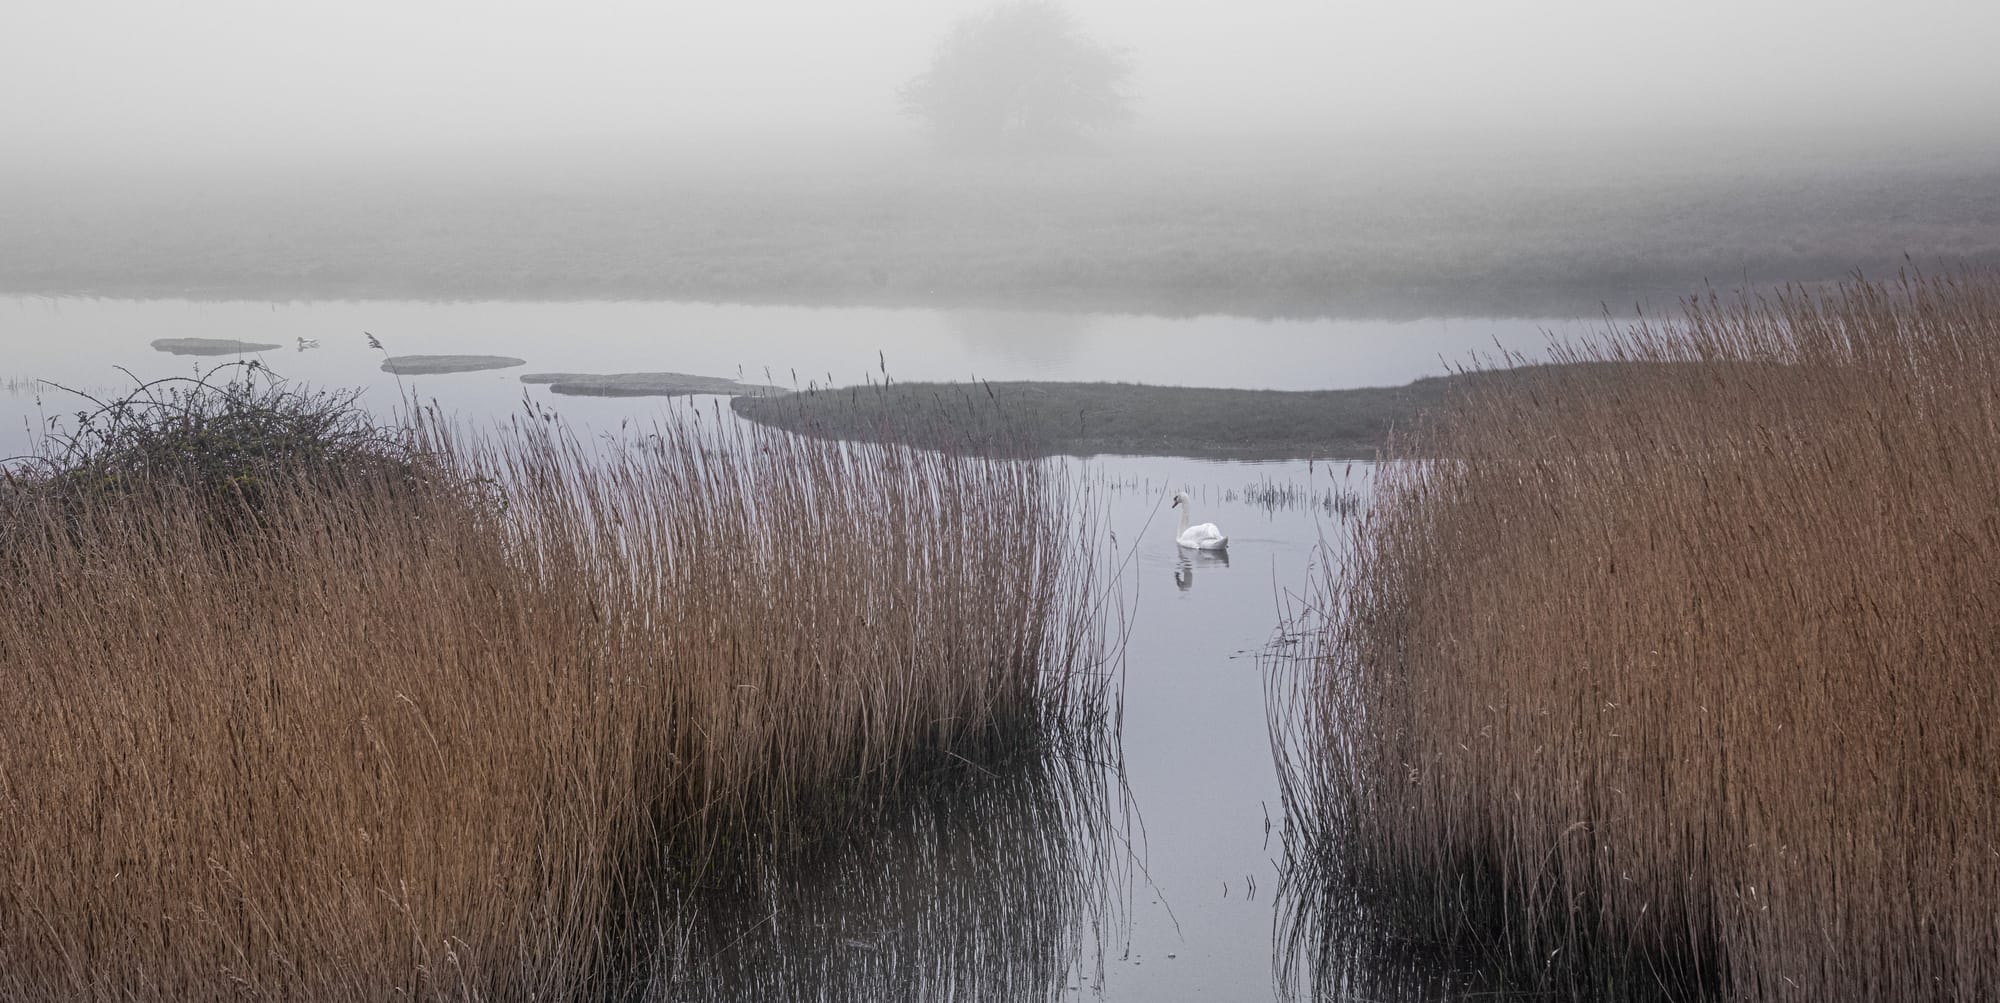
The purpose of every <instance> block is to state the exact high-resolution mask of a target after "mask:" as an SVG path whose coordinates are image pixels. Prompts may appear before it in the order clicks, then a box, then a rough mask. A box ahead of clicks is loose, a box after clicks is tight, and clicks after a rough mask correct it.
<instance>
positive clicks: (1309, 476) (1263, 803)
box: [0, 300, 1565, 1001]
mask: <svg viewBox="0 0 2000 1003" xmlns="http://www.w3.org/2000/svg"><path fill="white" fill-rule="evenodd" d="M1564 328H1565V324H1564V322H1553V321H1532V320H1437V321H1421V322H1413V323H1389V322H1376V321H1322V322H1311V323H1305V322H1281V323H1267V322H1261V321H1254V320H1245V319H1240V318H1219V317H1205V318H1193V319H1182V320H1169V319H1160V318H1140V317H1079V316H1062V315H1048V314H1033V313H996V312H979V313H959V312H938V311H918V310H902V311H890V310H859V309H838V310H811V309H801V308H787V307H727V306H711V305H692V304H672V303H560V304H538V303H527V304H522V303H449V304H436V303H403V302H389V303H368V302H361V303H310V304H288V305H271V304H258V303H189V302H178V301H150V302H132V301H95V300H91V301H78V300H62V301H41V300H17V301H12V302H11V303H4V302H0V456H7V455H12V454H18V453H22V452H25V451H26V450H27V448H28V446H29V443H30V442H31V441H32V437H33V436H34V434H35V427H36V426H37V425H38V424H40V423H44V422H46V421H47V420H49V419H50V418H53V417H57V416H60V415H62V414H64V413H66V412H73V411H75V410H77V409H78V407H79V406H81V405H80V403H79V402H78V401H77V400H76V399H75V398H72V397H69V396H67V395H65V394H62V393H60V392H56V391H49V390H46V389H44V390H41V391H37V390H36V389H35V388H34V387H33V385H28V384H19V383H16V385H15V386H14V387H13V389H11V390H10V389H8V384H9V381H21V380H26V379H34V378H40V379H50V380H56V381H58V382H61V383H64V384H67V385H69V386H74V387H78V388H82V389H87V390H91V391H95V392H104V391H110V392H113V393H115V392H117V391H118V390H119V389H120V388H125V387H129V386H130V385H131V377H129V376H127V375H125V374H123V373H121V372H120V371H119V370H118V369H117V368H115V367H120V366H122V367H125V368H126V369H128V370H130V372H131V374H133V375H134V376H137V377H138V378H142V379H150V378H156V377H160V376H168V375H185V374H189V373H192V372H194V371H195V370H196V368H197V367H202V368H206V367H208V366H211V365H213V364H215V363H216V362H219V361H227V360H226V359H213V358H209V359H195V358H189V357H181V356H172V355H167V354H163V353H160V352H156V351H153V350H152V349H151V348H150V347H149V343H150V342H151V341H152V340H153V339H156V338H187V337H201V338H234V339H243V340H250V341H266V342H276V343H280V344H282V345H284V346H286V347H285V348H282V349H280V350H278V351H273V352H267V353H264V354H263V355H261V356H260V357H259V358H260V359H261V361H262V362H263V363H264V364H265V365H267V366H269V367H270V368H272V369H273V370H275V371H277V372H278V373H280V374H282V375H284V376H286V377H288V378H293V379H298V380H304V381H308V382H310V383H313V384H317V385H327V386H359V387H364V388H366V393H367V397H366V400H367V401H368V403H369V404H370V406H371V407H373V408H375V409H377V410H379V411H382V412H384V413H388V412H390V411H393V410H394V408H395V406H396V404H397V403H398V401H399V400H401V399H402V398H401V397H400V396H399V394H400V393H401V392H402V391H404V390H413V391H414V393H415V394H416V395H417V396H419V397H421V398H422V399H423V400H425V401H427V402H428V401H431V400H435V401H436V402H437V403H438V405H439V406H440V407H441V408H442V409H443V410H444V411H445V412H447V413H450V414H453V415H456V416H457V417H459V418H461V419H464V420H468V421H470V422H472V423H474V424H478V423H480V422H482V421H486V420H496V419H500V418H502V417H504V416H506V415H508V414H512V413H517V412H518V410H519V408H520V406H521V403H522V398H523V395H524V394H527V395H529V396H531V397H532V398H533V399H535V400H537V401H538V402H541V403H544V404H547V405H549V406H552V407H553V408H554V409H555V410H557V411H558V412H560V413H561V414H563V415H564V416H565V417H566V418H568V419H569V420H570V421H572V422H573V423H575V424H577V425H579V426H583V427H586V428H597V429H611V428H616V427H617V426H618V425H619V424H620V423H621V422H625V421H637V422H644V421H647V420H650V419H652V418H655V417H658V416H659V415H661V414H662V413H664V412H665V411H667V410H670V409H676V408H685V407H698V408H702V409H703V410H704V411H710V412H714V411H716V410H717V409H719V411H720V413H721V414H723V415H727V414H728V413H729V412H728V410H727V405H726V404H725V403H722V402H720V400H719V399H717V398H699V397H698V398H675V399H670V400H669V399H659V398H651V399H645V398H623V399H592V398H570V397H551V396H550V395H549V394H548V393H547V392H546V390H545V388H542V387H526V386H524V385H523V384H521V383H520V382H519V380H518V377H519V375H520V374H521V373H524V372H534V371H571V372H624V371H661V370H666V371H677V372H687V373H694V374H698V375H711V376H731V377H735V376H738V375H741V376H742V377H743V378H745V379H750V380H755V381H762V380H763V379H764V378H765V376H764V372H765V369H766V367H768V368H769V371H770V373H771V377H770V379H771V381H772V382H776V383H780V384H786V385H789V384H790V383H792V381H793V377H792V373H793V371H794V370H796V372H797V373H798V376H797V379H798V381H799V382H801V383H803V382H805V381H806V380H808V379H811V380H817V381H820V382H822V383H824V382H827V381H828V380H829V378H830V379H831V382H833V383H834V384H836V385H841V384H848V383H858V382H861V381H863V380H865V379H869V378H871V377H872V378H876V379H879V378H880V376H881V371H882V369H883V367H884V366H886V368H887V371H888V373H889V374H890V375H891V376H893V377H895V378H897V379H901V380H933V379H962V378H967V377H972V376H978V377H983V378H988V379H1051V380H1115V381H1136V382H1149V383H1161V384H1185V385H1195V386H1223V387H1245V388H1275V389H1316V388H1340V387H1352V386H1368V385H1383V384H1396V383H1402V382H1406V381H1408V380H1411V379H1414V378H1417V377H1420V376H1425V375H1434V374H1437V373H1440V372H1443V371H1444V369H1445V361H1444V360H1447V359H1449V360H1452V361H1463V360H1464V359H1466V358H1467V357H1468V355H1469V354H1470V353H1474V352H1487V353H1491V352H1493V351H1494V350H1495V348H1496V345H1497V346H1498V347H1500V348H1505V349H1507V350H1510V351H1516V352H1527V353H1530V354H1531V355H1532V354H1534V353H1535V352H1536V351H1537V350H1538V349H1539V348H1540V347H1542V346H1543V345H1545V344H1546V341H1547V332H1548V331H1549V330H1551V329H1554V330H1558V331H1561V330H1563V329H1564ZM364 330H365V331H370V332H373V333H374V334H375V335H376V336H378V337H379V338H381V340H382V341H383V342H384V344H385V345H386V346H387V347H388V349H389V350H390V351H391V352H393V353H396V354H452V353H479V354H497V355H511V356H517V357H520V358H523V359H526V360H528V364H527V366H525V367H523V368H521V369H516V370H503V371H498V372H478V373H465V374H454V375H446V376H427V377H419V378H415V379H408V378H406V379H405V380H404V381H403V385H400V386H399V384H398V382H397V381H396V380H395V379H394V378H393V377H391V376H389V375H387V374H385V373H382V372H381V371H380V370H379V368H378V367H379V364H380V361H381V353H379V352H376V351H374V350H372V349H370V348H369V347H368V346H367V344H366V342H365V340H364V339H363V337H362V334H361V332H362V331H364ZM301 337H304V338H313V339H318V340H319V342H320V347H318V348H315V349H310V350H306V351H300V350H298V349H297V348H296V342H295V339H297V338H301ZM1087 472H1088V475H1089V476H1090V477H1092V478H1095V479H1097V480H1098V482H1099V483H1104V484H1110V485H1112V486H1113V487H1112V489H1111V490H1108V491H1107V492H1105V494H1104V498H1105V504H1106V506H1107V511H1106V513H1105V514H1106V518H1107V519H1108V528H1109V530H1110V531H1111V532H1112V533H1113V534H1115V538H1116V543H1117V547H1118V549H1119V551H1120V552H1121V554H1129V555H1130V563H1129V564H1128V565H1127V566H1126V570H1125V585H1124V588H1125V595H1126V608H1127V609H1128V611H1129V612H1130V614H1131V619H1130V623H1129V633H1128V636H1127V638H1126V645H1127V646H1126V650H1125V660H1126V685H1125V688H1124V712H1123V717H1122V749H1123V759H1122V765H1123V777H1122V787H1121V786H1120V784H1118V783H1117V782H1113V783H1112V784H1111V785H1110V788H1111V790H1104V791H1099V792H1098V794H1099V795H1101V796H1094V795H1091V794H1090V793H1089V785H1088V784H1086V785H1084V789H1083V790H1084V793H1082V794H1078V793H1077V792H1076V791H1075V790H1073V789H1067V788H1065V789H1062V790H1057V789H1054V788H1052V787H1051V786H1050V785H1049V783H1047V782H1044V781H1035V782H1025V781H1019V780H1018V779H1016V780H1009V781H1006V782H1004V783H1003V782H999V781H996V782H995V789H992V790H971V791H968V792H966V793H964V794H962V795H961V796H959V797H958V798H957V799H956V800H953V801H948V802H943V803H942V804H944V805H945V806H946V807H933V808H928V809H926V808H915V809H912V811H911V814H910V816H909V817H908V818H897V819H889V820H885V825H884V829H883V831H882V832H881V833H878V834H869V835H867V836H864V837H863V839H864V843H863V844H862V845H857V846H856V847H854V848H852V850H851V852H847V853H844V854H841V855H839V859H837V860H830V861H828V862H827V863H826V864H825V866H824V868H823V869H822V870H821V871H819V872H815V873H811V874H803V875H796V876H794V878H795V880H791V881H790V883H789V886H788V887H786V888H783V889H775V890H772V891H771V892H770V901H769V903H768V906H769V907H768V909H766V908H765V907H764V906H763V905H760V906H759V909H760V911H759V913H758V915H757V916H755V917H753V920H754V921H753V922H751V923H749V925H748V926H746V927H744V928H743V929H742V930H740V931H737V932H735V933H732V934H730V935H728V936H725V937H721V938H719V939H718V938H715V937H713V936H710V937H697V938H696V940H695V943H694V947H695V949H696V953H697V954H699V955H703V956H706V957H709V958H710V959H711V964H710V981H709V982H708V983H707V986H708V990H709V991H713V992H715V993H716V994H717V995H718V996H720V997H727V996H733V995H744V996H745V998H829V999H834V998H837V999H865V998H879V999H905V998H937V999H942V998H1010V999H1027V998H1052V999H1053V998H1102V999H1108V1000H1130V1001H1182V1000H1255V999H1269V998H1271V997H1272V995H1273V990H1274V987H1273V984H1272V960H1273V959H1272V936H1273V926H1274V919H1275V916H1276V913H1275V912H1274V903H1273V895H1274V893H1275V891H1276V889H1277V887H1278V878H1279V874H1278V868H1279V860H1278V858H1279V856H1280V852H1281V851H1280V848H1279V831H1278V827H1279V826H1280V825H1281V824H1282V818H1281V815H1280V803H1279V796H1278V785H1277V779H1276V775H1275V772H1274V769H1273V766H1272V760H1271V754H1270V748H1269V744H1268V741H1267V738H1266V718H1265V706H1264V688H1263V681H1262V677H1261V675H1260V669H1259V665H1258V662H1257V661H1256V658H1255V655H1256V652H1257V651H1258V650H1259V649H1260V648H1261V647H1262V646H1263V645H1264V644H1265V643H1266V642H1267V641H1269V639H1270V637H1271V633H1272V631H1273V629H1274V627H1275V625H1276V623H1277V619H1278V606H1279V603H1280V602H1281V601H1282V594H1283V593H1284V592H1286V591H1288V590H1297V589H1298V588H1300V587H1301V586H1302V585H1303V583H1304V582H1305V581H1306V578H1307V573H1308V570H1309V566H1310V563H1311V562H1312V561H1313V560H1314V559H1315V549H1314V548H1315V544H1316V543H1318V542H1319V541H1320V540H1321V539H1322V537H1323V535H1324V534H1332V532H1333V529H1334V527H1335V525H1336V524H1337V523H1338V520H1339V516H1338V515H1337V514H1335V513H1333V512H1331V511H1329V510H1328V509H1327V508H1326V507H1325V506H1324V504H1323V499H1324V498H1325V497H1326V495H1327V493H1328V492H1330V491H1336V490H1355V491H1360V492H1362V493H1364V494H1365V491H1366V488H1367V479H1368V470H1367V467H1366V465H1363V464H1354V465H1340V466H1335V467H1329V466H1327V465H1326V464H1319V465H1308V464H1306V463H1303V462H1276V463H1236V462H1227V461H1214V460H1191V459H1174V458H1157V457H1145V458H1138V457H1097V458H1094V459H1092V460H1090V461H1088V466H1087ZM1253 485H1271V486H1277V487H1281V488H1284V487H1289V488H1293V489H1296V490H1298V491H1300V492H1302V493H1303V497H1302V498H1294V499H1292V500H1291V501H1290V502H1289V503H1280V504H1275V505H1274V504H1270V503H1269V500H1268V499H1266V501H1265V502H1264V503H1259V502H1258V501H1256V500H1253V498H1252V497H1251V492H1249V491H1248V489H1249V488H1251V487H1252V486H1253ZM1175 490H1187V491H1189V492H1190V493H1191V494H1192V495H1193V496H1194V499H1195V503H1194V520H1195V521H1197V522H1203V521H1214V522H1216V523H1218V524H1220V526H1221V527H1222V528H1223V530H1224V531H1225V532H1227V533H1228V534H1229V536H1230V548H1229V551H1228V554H1227V557H1226V558H1224V557H1219V556H1209V555H1201V556H1195V555H1191V554H1184V553H1183V552H1182V551H1180V549H1179V548H1178V547H1176V546H1175V544H1174V532H1175V528H1176V524H1175V519H1176V513H1175V512H1174V511H1173V510H1172V509H1170V508H1169V507H1168V506H1167V504H1166V502H1165V499H1166V497H1167V496H1168V495H1170V494H1171V493H1172V492H1173V491H1175ZM1333 535H1337V534H1333ZM1010 861H1011V863H1009V862H1010ZM996 865H997V866H996ZM725 932H727V931H725ZM779 986H783V987H788V989H787V991H785V992H773V991H772V990H773V988H774V987H779ZM731 987H734V988H733V989H732V988H731ZM759 987H761V988H759ZM814 987H819V988H818V989H817V990H816V989H815V988H814ZM688 988H689V990H690V995H706V994H707V993H706V992H699V991H695V987H693V986H690V987H688ZM736 990H741V992H740V993H739V992H737V991H736Z"/></svg>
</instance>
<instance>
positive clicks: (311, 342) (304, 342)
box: [299, 338, 319, 352]
mask: <svg viewBox="0 0 2000 1003" xmlns="http://www.w3.org/2000/svg"><path fill="white" fill-rule="evenodd" d="M318 347H319V339H318V338H300V339H299V351H301V352H303V351H305V350H306V349H308V348H318Z"/></svg>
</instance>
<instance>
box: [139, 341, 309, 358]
mask: <svg viewBox="0 0 2000 1003" xmlns="http://www.w3.org/2000/svg"><path fill="white" fill-rule="evenodd" d="M278 347H279V346H277V345H267V344H264V343H263V342H261V341H238V340H236V339H235V338H155V339H154V340H153V350H154V351H156V352H168V353H171V354H173V355H248V354H250V353H252V352H274V351H277V349H278Z"/></svg>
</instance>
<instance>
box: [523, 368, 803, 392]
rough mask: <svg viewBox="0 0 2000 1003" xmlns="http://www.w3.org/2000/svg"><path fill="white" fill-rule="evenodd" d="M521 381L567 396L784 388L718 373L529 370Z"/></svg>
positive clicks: (769, 390) (766, 390)
mask: <svg viewBox="0 0 2000 1003" xmlns="http://www.w3.org/2000/svg"><path fill="white" fill-rule="evenodd" d="M521 382H523V383H544V384H547V385H548V388H549V392H550V393H558V394H563V395H566V396H570V397H673V396H678V395H683V394H727V395H730V396H735V397H769V396H772V395H774V394H781V393H784V392H785V391H784V390H782V389H780V388H778V387H773V386H765V385H764V384H761V383H742V382H739V381H737V380H731V379H725V378H723V377H720V376H692V375H689V374H687V373H528V374H526V375H524V376H522V377H521Z"/></svg>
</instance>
